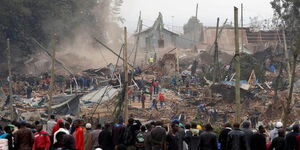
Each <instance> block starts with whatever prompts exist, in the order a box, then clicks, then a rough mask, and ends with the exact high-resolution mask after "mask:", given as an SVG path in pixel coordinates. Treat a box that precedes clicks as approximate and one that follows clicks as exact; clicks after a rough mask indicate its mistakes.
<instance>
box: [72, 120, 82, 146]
mask: <svg viewBox="0 0 300 150" xmlns="http://www.w3.org/2000/svg"><path fill="white" fill-rule="evenodd" d="M81 125H82V121H81V120H75V121H74V127H75V132H74V133H73V136H74V137H75V147H76V150H84V134H83V128H82V127H81Z"/></svg>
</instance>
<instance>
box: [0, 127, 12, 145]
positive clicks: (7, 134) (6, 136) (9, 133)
mask: <svg viewBox="0 0 300 150" xmlns="http://www.w3.org/2000/svg"><path fill="white" fill-rule="evenodd" d="M13 130H14V129H13V127H11V126H5V127H4V131H5V133H3V134H2V135H1V136H0V139H7V142H8V143H7V144H8V150H14V144H13V135H12V132H13Z"/></svg>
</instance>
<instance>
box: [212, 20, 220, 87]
mask: <svg viewBox="0 0 300 150" xmlns="http://www.w3.org/2000/svg"><path fill="white" fill-rule="evenodd" d="M219 21H220V19H219V17H218V19H217V28H216V39H215V54H214V72H213V84H215V83H216V78H217V70H218V69H219V52H218V33H219Z"/></svg>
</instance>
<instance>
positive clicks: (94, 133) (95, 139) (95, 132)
mask: <svg viewBox="0 0 300 150" xmlns="http://www.w3.org/2000/svg"><path fill="white" fill-rule="evenodd" d="M101 131H102V130H101V124H98V125H97V128H96V129H95V130H93V131H92V133H91V135H92V143H93V144H94V145H93V149H95V148H97V147H99V143H98V138H99V134H100V132H101Z"/></svg>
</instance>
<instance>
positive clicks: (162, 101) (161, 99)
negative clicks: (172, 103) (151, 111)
mask: <svg viewBox="0 0 300 150" xmlns="http://www.w3.org/2000/svg"><path fill="white" fill-rule="evenodd" d="M158 100H159V102H160V108H163V106H164V104H165V96H164V94H163V93H159V96H158Z"/></svg>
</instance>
